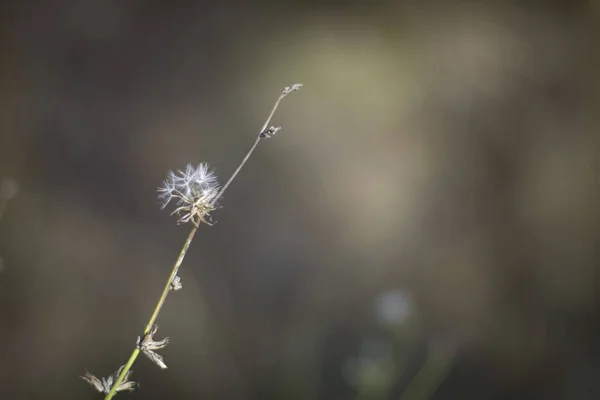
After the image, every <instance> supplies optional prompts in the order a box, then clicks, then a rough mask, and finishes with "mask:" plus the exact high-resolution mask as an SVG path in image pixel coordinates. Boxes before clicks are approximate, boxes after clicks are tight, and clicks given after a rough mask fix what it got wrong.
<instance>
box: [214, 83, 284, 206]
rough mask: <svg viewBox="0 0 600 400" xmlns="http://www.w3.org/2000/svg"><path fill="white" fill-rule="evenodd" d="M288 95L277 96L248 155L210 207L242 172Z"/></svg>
mask: <svg viewBox="0 0 600 400" xmlns="http://www.w3.org/2000/svg"><path fill="white" fill-rule="evenodd" d="M289 93H290V92H285V91H284V92H283V93H282V94H281V95H280V96H279V98H278V99H277V101H276V102H275V105H274V106H273V109H272V110H271V113H270V114H269V116H268V117H267V120H266V121H265V123H264V125H263V126H262V128H261V130H260V131H259V132H258V135H257V136H256V140H255V141H254V144H253V145H252V147H251V148H250V150H248V153H247V154H246V156H245V157H244V159H243V160H242V162H241V163H240V165H238V167H237V169H236V170H235V172H234V173H233V174H231V177H230V178H229V180H228V181H227V182H226V183H225V184H224V185H223V187H222V188H221V191H220V192H219V194H218V195H217V196H215V198H214V200H213V201H212V205H214V204H215V203H216V202H217V201H218V200H219V199H220V198H221V197H222V196H223V193H225V191H226V190H227V188H228V187H229V185H231V182H233V180H234V179H235V178H236V176H237V175H238V174H239V172H240V171H241V170H242V168H244V165H245V164H246V161H248V159H249V158H250V156H251V155H252V153H253V152H254V149H256V146H258V142H260V139H262V137H261V134H262V133H263V132H264V131H266V130H267V128H268V126H269V123H270V122H271V119H273V115H275V111H277V108H278V107H279V103H281V100H283V99H284V98H285V96H287V95H288V94H289Z"/></svg>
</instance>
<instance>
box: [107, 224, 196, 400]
mask: <svg viewBox="0 0 600 400" xmlns="http://www.w3.org/2000/svg"><path fill="white" fill-rule="evenodd" d="M197 230H198V227H197V226H195V225H194V226H193V228H192V230H191V231H190V234H189V235H188V237H187V239H186V241H185V243H184V244H183V248H182V249H181V252H179V257H177V261H175V265H173V270H172V271H171V275H169V279H168V280H167V283H166V284H165V288H164V289H163V291H162V294H161V295H160V299H159V300H158V303H156V307H155V308H154V312H153V313H152V316H151V317H150V320H148V323H147V324H146V328H145V329H144V335H146V334H147V333H148V332H150V329H152V325H154V323H155V322H156V319H157V318H158V314H159V313H160V310H161V309H162V306H163V304H165V300H166V299H167V296H168V295H169V292H170V291H171V290H170V287H171V282H173V279H174V278H175V276H176V275H177V272H179V267H181V263H182V262H183V259H184V258H185V255H186V254H187V251H188V249H189V248H190V244H191V243H192V239H194V235H196V231H197ZM139 354H140V349H139V348H137V347H136V348H135V349H134V350H133V352H132V353H131V356H130V357H129V360H127V363H126V364H125V367H124V368H123V370H122V371H121V374H120V375H119V377H118V378H117V380H116V381H115V383H114V385H113V386H112V388H111V389H110V392H108V394H107V395H106V397H104V399H105V400H110V399H112V398H113V396H114V395H115V393H116V392H117V388H118V387H119V385H120V384H121V382H123V379H124V378H125V375H127V372H128V371H129V370H130V369H131V366H132V365H133V363H134V362H135V359H136V358H137V356H138V355H139Z"/></svg>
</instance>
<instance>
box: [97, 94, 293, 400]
mask: <svg viewBox="0 0 600 400" xmlns="http://www.w3.org/2000/svg"><path fill="white" fill-rule="evenodd" d="M300 86H302V85H297V84H296V85H292V86H289V87H287V88H285V89H284V90H283V93H281V95H280V96H279V98H278V99H277V101H276V102H275V105H274V106H273V109H272V110H271V113H270V114H269V116H268V117H267V120H266V121H265V124H264V125H263V127H262V129H261V130H260V132H259V133H258V136H257V138H256V140H255V141H254V144H253V145H252V147H251V148H250V150H249V151H248V153H246V156H245V157H244V158H243V160H242V162H241V163H240V165H239V166H238V167H237V169H236V170H235V172H234V173H233V174H232V175H231V177H230V178H229V179H228V180H227V182H226V183H225V185H223V187H222V188H221V190H220V191H219V193H218V195H217V196H216V197H215V198H214V200H213V201H212V204H211V205H213V206H214V205H215V203H216V202H217V200H219V198H221V196H222V195H223V193H225V190H227V188H228V187H229V185H230V184H231V182H233V180H234V179H235V177H236V176H237V175H238V173H239V172H240V171H241V170H242V168H243V167H244V165H245V164H246V161H248V159H249V158H250V155H252V153H253V152H254V149H256V146H257V145H258V142H260V139H261V134H262V133H263V132H264V131H265V130H266V129H267V127H268V126H269V123H270V122H271V119H272V118H273V115H275V111H276V110H277V107H279V103H280V102H281V100H283V99H284V98H285V97H286V96H287V95H288V94H290V93H291V92H294V91H296V90H298V89H299V88H300ZM197 230H198V226H194V227H193V228H192V230H191V232H190V234H189V235H188V238H187V240H186V241H185V243H184V244H183V248H182V249H181V252H180V253H179V257H177V261H175V265H173V270H172V271H171V275H170V276H169V279H168V280H167V283H166V284H165V288H164V289H163V291H162V294H161V295H160V299H159V300H158V303H157V304H156V307H154V311H153V312H152V316H151V317H150V320H149V321H148V323H147V324H146V329H144V336H145V335H146V334H147V333H148V332H150V329H152V326H153V325H154V323H155V322H156V319H157V318H158V314H159V313H160V310H161V309H162V306H163V304H164V303H165V300H166V299H167V296H168V295H169V292H170V291H171V290H170V289H171V283H172V282H173V279H175V276H177V272H179V267H181V263H182V262H183V259H184V258H185V255H186V253H187V251H188V249H189V247H190V244H191V243H192V239H193V238H194V235H195V234H196V231H197ZM139 354H140V349H139V348H137V347H136V348H135V349H134V350H133V352H132V353H131V356H129V360H127V363H126V364H125V366H124V368H123V370H122V371H121V373H120V374H119V376H118V377H117V380H116V381H115V383H114V385H113V386H112V388H111V389H110V392H108V394H107V395H106V396H105V397H104V400H111V399H112V398H113V396H114V395H115V394H116V393H117V388H118V387H119V385H121V383H122V382H123V379H125V375H127V372H129V370H130V369H131V366H132V365H133V363H134V362H135V360H136V359H137V357H138V355H139Z"/></svg>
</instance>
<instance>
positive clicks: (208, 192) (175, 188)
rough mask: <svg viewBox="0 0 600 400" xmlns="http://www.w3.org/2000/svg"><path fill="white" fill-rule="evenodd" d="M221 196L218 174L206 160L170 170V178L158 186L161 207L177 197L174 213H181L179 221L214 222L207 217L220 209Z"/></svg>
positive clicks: (197, 224)
mask: <svg viewBox="0 0 600 400" xmlns="http://www.w3.org/2000/svg"><path fill="white" fill-rule="evenodd" d="M218 195H219V183H218V182H217V176H216V175H215V173H214V172H213V171H212V170H211V169H210V168H209V166H208V164H205V163H201V164H199V165H198V167H194V166H193V165H192V164H188V165H187V167H186V169H185V171H182V170H179V171H177V172H173V171H169V175H168V176H167V179H165V181H164V182H163V185H162V186H161V187H159V188H158V198H159V200H160V202H161V209H164V208H165V207H166V206H167V205H168V204H169V203H170V202H171V201H172V200H173V201H174V202H175V203H176V208H175V210H174V211H173V212H172V213H171V215H173V214H177V215H178V216H179V218H178V222H179V223H185V222H190V221H191V222H192V223H193V224H194V225H196V226H199V225H200V223H201V222H202V223H205V224H207V225H212V223H211V222H210V221H209V220H207V219H209V218H210V215H209V214H210V213H211V212H212V211H213V210H214V209H215V208H216V207H215V204H216V201H217V196H218Z"/></svg>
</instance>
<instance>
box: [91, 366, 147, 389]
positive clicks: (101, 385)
mask: <svg viewBox="0 0 600 400" xmlns="http://www.w3.org/2000/svg"><path fill="white" fill-rule="evenodd" d="M123 368H125V366H124V365H123V366H121V368H119V369H118V370H117V371H116V372H115V373H113V374H112V375H109V376H108V377H106V378H102V379H98V378H97V377H96V376H94V374H91V373H90V372H88V371H85V374H84V375H83V376H82V377H81V379H83V380H84V381H86V382H87V383H89V384H90V385H92V386H93V387H94V389H96V390H97V391H98V392H100V393H104V394H108V393H109V392H110V390H111V389H112V386H113V383H114V382H115V381H116V380H117V379H118V378H119V375H121V371H123ZM132 373H133V370H129V371H127V374H125V377H124V378H123V382H121V384H119V387H118V388H117V390H116V391H117V392H122V391H124V390H129V391H131V390H134V389H135V387H136V386H137V383H136V382H134V381H130V380H129V377H130V376H131V374H132Z"/></svg>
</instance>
